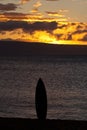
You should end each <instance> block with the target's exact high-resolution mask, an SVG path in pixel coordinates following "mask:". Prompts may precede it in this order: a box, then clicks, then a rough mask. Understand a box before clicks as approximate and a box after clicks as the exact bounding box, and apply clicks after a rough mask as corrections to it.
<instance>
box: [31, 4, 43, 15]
mask: <svg viewBox="0 0 87 130" xmlns="http://www.w3.org/2000/svg"><path fill="white" fill-rule="evenodd" d="M41 5H42V3H41V2H40V1H37V2H36V3H35V4H34V5H33V9H32V10H31V12H32V13H37V12H38V8H39V7H40V6H41Z"/></svg>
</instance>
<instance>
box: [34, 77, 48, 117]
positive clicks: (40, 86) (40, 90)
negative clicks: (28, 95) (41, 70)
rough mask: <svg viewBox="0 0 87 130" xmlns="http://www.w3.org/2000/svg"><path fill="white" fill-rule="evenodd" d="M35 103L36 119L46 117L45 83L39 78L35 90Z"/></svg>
mask: <svg viewBox="0 0 87 130" xmlns="http://www.w3.org/2000/svg"><path fill="white" fill-rule="evenodd" d="M35 105H36V113H37V117H38V119H46V116H47V94H46V89H45V85H44V83H43V81H42V79H41V78H40V79H39V80H38V83H37V86H36V92H35Z"/></svg>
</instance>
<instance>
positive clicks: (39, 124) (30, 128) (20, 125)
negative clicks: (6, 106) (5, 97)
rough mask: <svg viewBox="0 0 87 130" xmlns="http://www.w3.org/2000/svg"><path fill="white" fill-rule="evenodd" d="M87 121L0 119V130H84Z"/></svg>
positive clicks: (86, 126)
mask: <svg viewBox="0 0 87 130" xmlns="http://www.w3.org/2000/svg"><path fill="white" fill-rule="evenodd" d="M84 128H85V129H86V128H87V121H83V120H59V119H46V120H39V119H30V118H7V117H6V118H5V117H0V129H9V130H10V129H11V130H12V129H13V130H83V129H84Z"/></svg>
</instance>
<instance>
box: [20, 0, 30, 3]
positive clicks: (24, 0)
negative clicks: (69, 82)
mask: <svg viewBox="0 0 87 130" xmlns="http://www.w3.org/2000/svg"><path fill="white" fill-rule="evenodd" d="M28 1H30V0H21V4H25V3H27V2H28Z"/></svg>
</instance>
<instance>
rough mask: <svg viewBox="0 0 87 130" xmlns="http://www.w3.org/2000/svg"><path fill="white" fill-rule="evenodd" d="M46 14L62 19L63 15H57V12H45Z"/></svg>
mask: <svg viewBox="0 0 87 130" xmlns="http://www.w3.org/2000/svg"><path fill="white" fill-rule="evenodd" d="M46 13H47V14H48V15H49V16H57V17H64V15H62V14H59V13H58V12H49V11H46Z"/></svg>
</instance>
